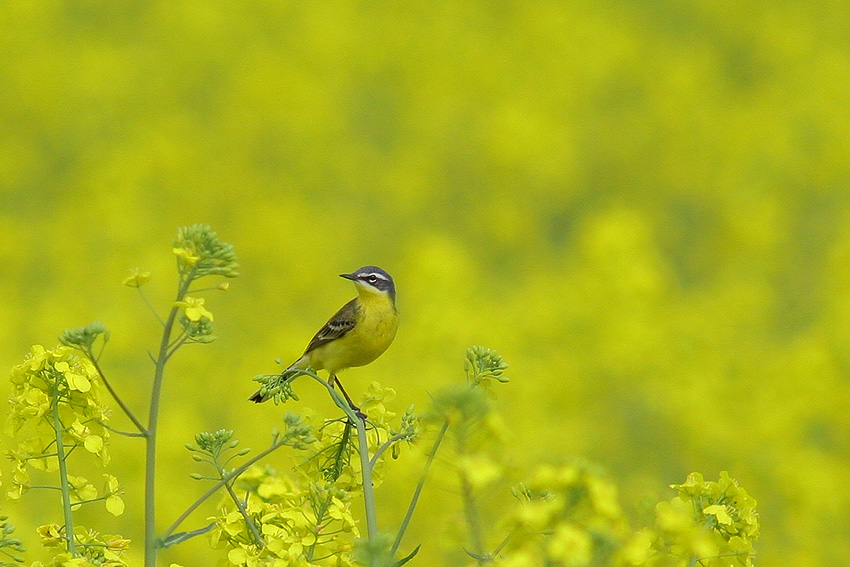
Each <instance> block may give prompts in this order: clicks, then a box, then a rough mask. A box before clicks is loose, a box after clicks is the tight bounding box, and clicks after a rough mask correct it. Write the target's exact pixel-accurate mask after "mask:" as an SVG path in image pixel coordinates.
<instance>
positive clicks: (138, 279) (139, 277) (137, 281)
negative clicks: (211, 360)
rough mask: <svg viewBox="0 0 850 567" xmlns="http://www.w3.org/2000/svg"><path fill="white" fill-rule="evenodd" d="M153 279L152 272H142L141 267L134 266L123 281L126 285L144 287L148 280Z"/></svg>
mask: <svg viewBox="0 0 850 567" xmlns="http://www.w3.org/2000/svg"><path fill="white" fill-rule="evenodd" d="M150 279H151V273H150V272H140V271H139V268H134V269H133V270H132V271H131V272H130V276H129V277H127V278H125V279H124V281H123V282H121V283H123V284H124V285H126V286H128V287H142V286H143V285H144V284H145V283H147V282H148V280H150Z"/></svg>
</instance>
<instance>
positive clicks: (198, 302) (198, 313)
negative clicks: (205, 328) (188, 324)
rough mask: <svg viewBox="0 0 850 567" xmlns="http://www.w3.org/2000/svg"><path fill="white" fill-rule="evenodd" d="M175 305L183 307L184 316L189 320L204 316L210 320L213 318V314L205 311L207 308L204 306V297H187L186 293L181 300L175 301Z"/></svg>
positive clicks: (199, 318)
mask: <svg viewBox="0 0 850 567" xmlns="http://www.w3.org/2000/svg"><path fill="white" fill-rule="evenodd" d="M174 305H175V306H176V307H181V308H183V312H184V313H185V314H186V318H187V319H189V320H190V321H200V320H201V319H202V318H204V317H206V318H207V319H209V320H210V321H212V320H213V314H212V313H210V312H209V311H207V308H206V307H204V298H203V297H197V298H196V297H189V296H188V295H187V296H186V297H185V298H184V300H183V301H177V302H175V303H174Z"/></svg>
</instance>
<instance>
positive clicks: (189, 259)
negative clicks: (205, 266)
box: [173, 247, 201, 266]
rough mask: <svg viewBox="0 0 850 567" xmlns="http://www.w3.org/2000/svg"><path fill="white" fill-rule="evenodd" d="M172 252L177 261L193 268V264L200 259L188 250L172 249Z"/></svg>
mask: <svg viewBox="0 0 850 567" xmlns="http://www.w3.org/2000/svg"><path fill="white" fill-rule="evenodd" d="M173 252H174V254H176V255H177V259H178V260H179V261H181V262H183V263H184V264H186V265H188V266H194V265H195V263H197V261H198V260H200V259H201V257H200V256H198V255H196V254H195V253H194V252H193V251H192V250H189V249H188V248H183V247H179V248H174V249H173Z"/></svg>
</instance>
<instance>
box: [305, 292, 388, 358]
mask: <svg viewBox="0 0 850 567" xmlns="http://www.w3.org/2000/svg"><path fill="white" fill-rule="evenodd" d="M397 329H398V313H397V312H396V310H395V307H394V306H393V305H392V304H387V305H375V304H370V305H366V306H364V309H363V311H362V318H361V319H360V320H359V321H358V322H357V325H355V327H354V328H353V329H352V330H351V331H349V332H348V333H346V334H345V335H343V336H342V337H340V338H338V339H337V340H335V341H333V342H330V343H328V344H326V345H322V346H320V347H317V348H315V349H313V350H312V351H310V353H309V358H310V362H309V365H310V366H312V367H313V368H315V369H316V370H321V369H324V370H327V371H328V372H330V373H331V374H336V373H337V372H339V371H340V370H344V369H346V368H351V367H352V366H363V365H366V364H369V363H370V362H372V361H373V360H375V359H376V358H378V357H379V356H381V354H383V352H384V351H385V350H387V348H388V347H389V346H390V344H391V343H392V342H393V339H394V338H395V334H396V330H397Z"/></svg>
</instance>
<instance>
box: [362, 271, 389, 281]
mask: <svg viewBox="0 0 850 567" xmlns="http://www.w3.org/2000/svg"><path fill="white" fill-rule="evenodd" d="M369 276H375V277H376V278H379V279H382V280H384V281H385V282H386V281H389V280H388V279H387V276H385V275H384V274H379V273H378V272H369V273H368V274H363V275H362V276H361V277H363V278H368V277H369Z"/></svg>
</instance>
